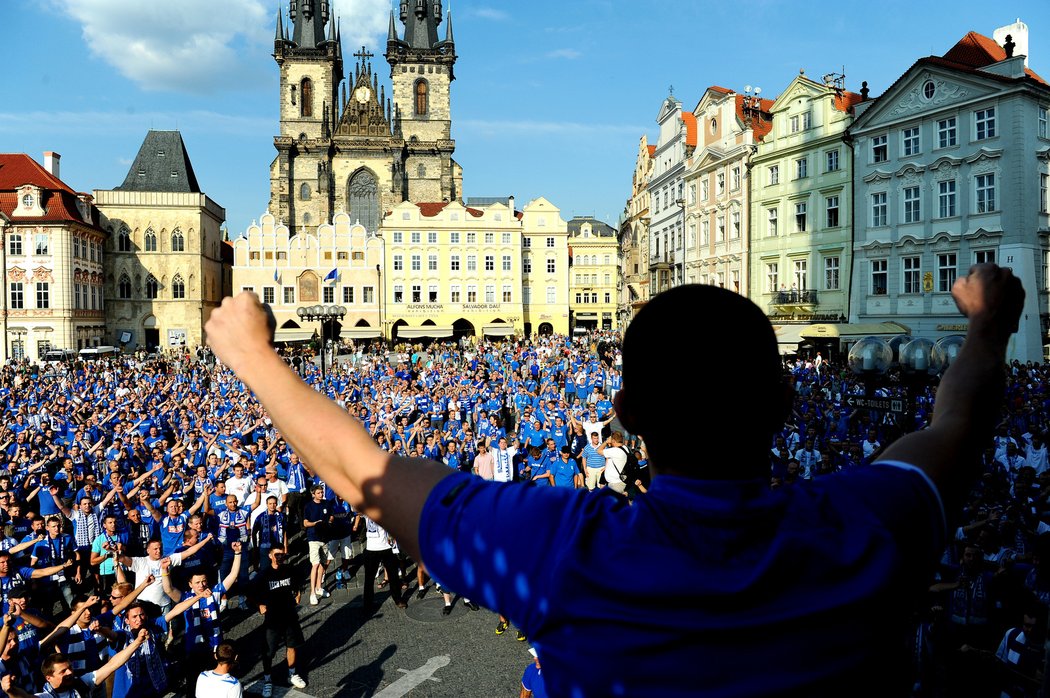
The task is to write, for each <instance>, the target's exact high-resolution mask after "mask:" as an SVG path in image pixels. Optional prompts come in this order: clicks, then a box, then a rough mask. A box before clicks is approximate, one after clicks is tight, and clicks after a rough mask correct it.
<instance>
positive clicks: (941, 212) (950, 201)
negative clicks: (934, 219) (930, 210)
mask: <svg viewBox="0 0 1050 698" xmlns="http://www.w3.org/2000/svg"><path fill="white" fill-rule="evenodd" d="M955 196H956V194H955V180H954V179H945V180H943V181H940V182H937V214H938V217H939V218H951V217H952V216H954V215H956V198H955Z"/></svg>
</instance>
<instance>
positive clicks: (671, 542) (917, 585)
mask: <svg viewBox="0 0 1050 698" xmlns="http://www.w3.org/2000/svg"><path fill="white" fill-rule="evenodd" d="M952 295H953V296H954V298H955V301H956V305H957V306H958V308H959V310H960V311H961V312H962V314H963V315H965V316H967V318H968V320H969V325H968V332H967V338H966V341H965V343H964V344H963V346H962V349H961V350H960V351H959V353H958V354H957V355H956V357H955V358H954V360H953V361H952V363H951V367H950V369H949V370H948V371H947V373H946V374H945V375H944V377H943V379H942V380H941V382H940V385H939V387H938V390H937V405H936V408H935V412H934V417H933V421H932V423H931V424H930V426H929V427H928V428H926V429H924V430H923V431H918V432H914V433H912V434H908V435H907V436H905V437H903V438H901V439H899V440H898V441H896V442H895V443H893V444H891V445H890V446H889V447H887V448H885V449H884V450H883V451H882V453H881V455H880V456H878V457H877V460H876V461H875V463H874V464H873V465H872V466H870V467H865V468H858V469H854V470H852V471H849V472H844V473H837V474H831V475H827V476H824V477H821V478H817V479H815V480H813V481H810V482H806V483H800V484H798V485H796V486H793V487H782V488H779V489H777V490H772V489H771V488H770V486H769V481H770V476H769V457H768V450H769V445H770V443H772V438H773V435H774V434H775V433H776V432H777V431H778V430H779V429H780V428H781V427H782V426H783V424H784V421H785V419H786V418H787V417H788V414H789V411H790V409H791V407H792V396H791V390H790V386H789V384H788V383H787V381H786V380H785V374H784V370H783V363H782V360H781V357H780V355H779V351H778V347H777V338H776V335H775V333H774V331H773V327H772V326H771V325H770V323H769V320H768V319H767V317H766V315H765V312H764V311H763V310H762V309H760V308H759V307H758V306H756V305H755V304H754V303H752V302H751V301H749V300H748V299H746V298H744V297H743V296H742V295H740V294H737V293H734V292H731V291H727V290H724V289H721V288H719V287H717V286H709V285H693V284H690V285H684V286H678V287H675V288H672V289H671V290H669V291H665V292H664V293H661V294H659V295H657V296H655V297H653V298H651V299H650V300H649V301H648V302H647V304H646V305H645V307H644V308H642V309H641V310H640V311H639V313H638V314H637V315H636V316H635V318H634V319H633V320H632V322H631V324H630V325H629V327H628V329H627V332H626V334H625V336H624V340H623V344H622V362H623V370H622V374H623V384H622V386H621V389H620V390H619V392H618V393H617V395H616V416H617V417H619V419H620V422H621V423H622V424H623V426H624V428H625V429H627V430H628V431H629V432H630V433H632V434H636V435H638V436H640V437H641V438H642V439H644V441H645V444H646V448H647V451H648V456H649V466H648V467H649V470H650V471H651V473H652V484H651V487H650V488H649V490H648V492H647V493H645V494H644V495H641V496H638V497H637V498H636V499H635V501H634V504H633V505H632V504H629V503H628V501H627V500H626V498H625V497H623V496H622V495H619V494H617V493H615V492H613V491H611V490H609V489H605V490H603V491H601V492H583V491H578V490H570V489H567V488H563V487H544V488H539V487H520V486H516V485H513V484H506V483H494V482H487V481H484V480H482V479H480V478H476V477H473V476H471V475H467V474H453V473H451V471H450V469H449V468H448V467H446V466H444V465H442V464H439V463H433V462H429V461H425V460H414V459H406V458H398V457H390V456H389V455H388V454H387V453H386V452H384V451H382V450H381V449H379V448H377V447H376V446H375V443H374V442H373V441H372V439H371V438H370V437H369V435H368V434H367V433H366V432H365V431H364V430H363V429H362V428H361V427H360V425H359V424H358V423H357V422H356V421H355V420H354V419H353V418H352V417H351V416H350V415H348V414H347V413H346V412H345V410H342V409H340V408H338V407H336V406H333V405H332V404H331V403H330V402H328V401H327V400H326V398H325V397H324V396H322V395H319V394H317V393H316V392H314V391H313V390H312V389H311V388H310V387H309V386H307V385H306V384H304V383H303V382H302V381H300V380H299V379H298V377H297V376H295V374H294V373H293V372H292V371H291V370H290V369H289V368H287V366H286V365H285V364H284V363H283V362H282V361H281V359H280V357H279V356H277V355H276V354H275V353H274V352H273V350H272V348H271V344H270V342H271V339H272V333H273V326H274V323H273V316H272V313H271V314H268V311H267V310H268V309H266V308H265V307H264V306H262V304H261V303H260V302H259V300H258V297H257V296H255V295H254V294H253V293H242V294H240V295H238V296H237V297H235V298H232V299H226V300H225V301H224V302H223V305H222V307H221V308H218V309H216V310H214V311H213V312H212V314H211V316H210V319H209V320H208V325H207V327H206V330H207V335H208V341H209V343H210V344H211V346H212V348H213V349H214V351H215V353H216V355H217V356H218V357H219V358H221V359H222V361H223V363H225V364H226V365H227V366H229V367H230V368H232V369H233V370H234V371H235V372H236V374H237V376H238V377H239V378H240V379H241V380H243V381H244V383H245V384H246V385H247V386H248V388H249V389H250V390H251V391H252V392H253V393H254V394H255V395H256V396H257V397H258V398H259V400H260V401H261V402H262V403H263V405H264V407H265V408H266V410H267V412H268V414H270V416H271V417H272V418H273V421H274V424H275V425H276V426H277V427H278V428H279V429H281V431H282V433H284V434H285V435H286V436H287V438H288V439H289V440H290V441H292V442H294V443H296V444H297V445H300V444H301V445H302V455H303V457H304V458H305V459H306V460H307V461H308V462H309V463H311V464H312V465H313V466H314V468H315V470H316V472H317V474H318V476H320V477H323V478H325V480H326V481H327V482H328V483H329V484H330V485H331V486H332V487H333V489H335V490H336V491H337V492H340V493H341V494H342V496H344V497H345V498H346V499H347V500H348V501H350V502H351V504H353V505H354V507H355V509H357V510H358V511H360V512H361V513H362V514H364V515H365V516H367V517H370V518H371V517H375V519H376V520H377V521H378V523H379V524H380V525H382V526H384V527H389V529H390V530H391V531H392V533H393V534H394V535H396V536H397V538H398V542H399V545H400V547H401V549H402V550H403V551H404V552H406V553H407V554H408V555H410V556H412V557H415V556H416V555H417V554H419V555H421V559H422V560H423V561H424V562H425V564H426V566H427V568H428V570H429V571H430V572H431V574H432V575H433V576H434V577H435V578H436V579H438V580H440V582H441V584H442V586H443V587H447V588H450V589H453V590H455V591H457V592H459V593H461V594H464V595H466V596H471V597H476V598H479V599H483V600H484V602H485V604H486V605H487V606H488V607H490V608H493V609H499V611H500V612H501V613H502V614H504V615H505V616H506V617H507V618H508V619H509V620H510V621H512V622H513V623H514V624H515V625H516V626H517V627H519V628H520V629H522V630H523V631H524V632H525V633H526V634H527V635H528V637H530V638H531V639H532V641H533V643H534V645H535V646H536V648H537V650H538V653H539V655H540V657H541V658H542V660H543V667H544V684H545V686H546V687H547V688H548V690H549V691H550V692H551V693H552V694H555V695H578V696H610V695H627V696H634V695H660V696H692V695H697V694H699V693H703V692H704V691H707V692H709V693H712V694H714V693H718V694H720V695H729V694H732V695H835V694H853V693H856V690H857V688H856V687H857V680H858V677H863V681H864V686H863V692H865V693H868V694H872V695H891V694H892V695H897V694H901V693H903V692H905V691H907V690H908V689H909V688H910V679H911V676H910V673H909V671H908V668H909V663H908V661H907V658H906V656H905V654H904V649H903V648H904V647H905V646H906V643H905V639H906V637H907V636H908V635H909V633H910V630H911V619H912V613H911V604H910V603H907V602H906V601H911V600H918V599H920V598H924V597H925V594H926V593H927V589H928V582H929V578H930V575H931V574H932V572H933V569H934V565H935V563H936V561H937V558H938V556H939V555H940V554H941V552H942V551H943V549H944V545H945V543H946V526H945V512H946V511H950V512H953V513H954V512H956V511H958V510H959V509H961V507H962V503H963V501H964V500H965V497H966V492H967V490H968V485H969V484H970V483H971V482H972V481H973V480H974V479H975V476H976V474H977V473H979V472H980V460H979V454H980V453H981V451H982V450H983V448H984V446H985V444H986V442H987V441H988V440H989V439H990V438H991V436H992V433H993V429H994V426H995V424H996V422H997V421H998V420H999V415H1000V405H1001V403H1002V399H1003V395H1004V391H1005V376H1004V371H1003V364H1004V362H1005V357H1006V350H1007V345H1008V342H1009V341H1010V338H1011V335H1012V334H1013V333H1014V332H1016V331H1017V328H1018V321H1019V317H1020V315H1021V311H1022V308H1023V307H1025V301H1024V297H1025V294H1024V290H1023V289H1022V287H1021V283H1020V281H1018V280H1017V279H1016V278H1015V277H1014V276H1013V274H1012V273H1011V271H1010V270H1008V269H1002V268H1000V267H997V266H996V265H994V264H980V265H976V266H975V267H973V268H972V269H971V272H970V274H969V275H967V276H964V277H961V278H959V279H958V280H957V281H956V282H955V284H954V285H953V288H952ZM1032 307H1033V308H1034V305H1033V306H1032ZM697 308H703V309H704V312H705V313H706V314H707V316H706V320H707V321H708V322H710V323H711V324H712V325H713V326H731V327H733V328H735V331H736V334H735V336H734V340H735V341H734V346H733V364H734V366H740V367H742V368H741V369H738V370H722V371H717V372H712V371H694V372H691V373H687V374H675V375H674V376H673V379H674V382H675V389H674V390H669V389H668V382H669V378H670V376H669V367H668V362H667V356H666V351H667V348H666V343H665V342H664V337H666V330H667V328H668V327H670V326H674V325H675V323H677V322H680V321H681V318H682V317H683V316H687V315H688V314H690V313H693V312H695V310H696V309H697ZM723 354H724V347H723V346H720V345H717V344H716V343H696V344H695V345H694V346H693V347H691V361H692V362H693V363H694V364H696V365H698V366H715V365H719V366H723V367H724V365H725V357H724V355H723ZM698 394H711V395H717V396H718V400H711V401H707V402H706V403H697V402H696V396H697V395H698ZM742 414H746V415H748V419H747V422H746V423H747V425H748V428H749V430H750V432H752V433H751V434H750V435H749V436H748V437H747V438H744V439H740V438H734V439H727V438H724V437H725V435H726V434H729V433H736V432H738V431H739V429H740V428H741V423H742V422H741V419H740V415H742ZM682 415H691V417H692V418H691V420H690V422H689V429H690V436H691V437H692V438H688V439H683V438H682V433H683V422H682V417H681V416H682ZM697 443H702V444H704V448H703V449H702V451H698V450H697V448H696V447H695V444H697ZM507 512H513V516H514V518H515V520H520V521H528V522H529V535H527V536H522V535H521V532H520V529H519V528H516V527H513V526H497V525H493V522H495V521H500V520H503V519H505V517H506V516H507ZM656 565H660V566H661V567H662V568H664V569H672V570H676V572H677V574H675V575H671V576H668V575H656V576H655V577H653V578H651V579H641V581H640V578H639V577H638V575H632V574H624V570H625V569H627V568H628V567H629V568H632V569H634V568H648V567H651V566H656ZM742 629H744V630H742ZM595 648H600V649H599V650H595ZM697 658H702V661H697ZM756 666H759V667H761V671H754V669H753V668H754V667H756Z"/></svg>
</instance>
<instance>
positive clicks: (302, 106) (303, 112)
mask: <svg viewBox="0 0 1050 698" xmlns="http://www.w3.org/2000/svg"><path fill="white" fill-rule="evenodd" d="M299 114H300V116H313V115H314V83H313V81H312V80H310V78H303V82H302V84H301V85H300V86H299Z"/></svg>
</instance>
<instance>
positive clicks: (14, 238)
mask: <svg viewBox="0 0 1050 698" xmlns="http://www.w3.org/2000/svg"><path fill="white" fill-rule="evenodd" d="M7 253H8V254H13V255H20V254H22V234H21V233H9V234H8V236H7Z"/></svg>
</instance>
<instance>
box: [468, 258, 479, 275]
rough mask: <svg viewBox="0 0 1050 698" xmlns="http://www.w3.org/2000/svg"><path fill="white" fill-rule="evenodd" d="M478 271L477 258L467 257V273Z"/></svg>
mask: <svg viewBox="0 0 1050 698" xmlns="http://www.w3.org/2000/svg"><path fill="white" fill-rule="evenodd" d="M477 270H478V256H477V255H476V254H468V255H467V271H477Z"/></svg>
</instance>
